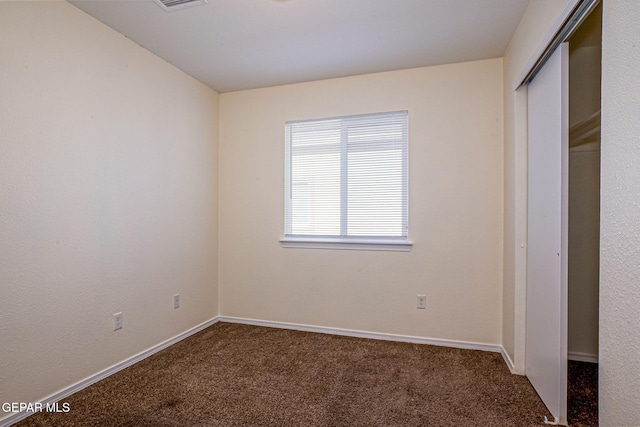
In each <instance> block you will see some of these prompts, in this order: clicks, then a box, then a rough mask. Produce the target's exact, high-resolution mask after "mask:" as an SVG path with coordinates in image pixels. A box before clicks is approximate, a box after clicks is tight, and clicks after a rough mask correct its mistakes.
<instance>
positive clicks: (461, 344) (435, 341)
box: [219, 316, 508, 365]
mask: <svg viewBox="0 0 640 427" xmlns="http://www.w3.org/2000/svg"><path fill="white" fill-rule="evenodd" d="M219 321H220V322H227V323H241V324H244V325H254V326H266V327H269V328H280V329H293V330H296V331H305V332H317V333H322V334H330V335H343V336H347V337H356V338H369V339H374V340H384V341H398V342H409V343H414V344H429V345H438V346H442V347H453V348H464V349H468V350H482V351H490V352H493V353H500V354H502V357H506V359H505V361H506V360H507V359H508V356H506V353H505V351H504V349H503V348H502V346H501V345H497V344H483V343H477V342H470V341H456V340H445V339H440V338H426V337H416V336H412V335H397V334H386V333H381V332H367V331H359V330H354V329H342V328H329V327H324V326H313V325H304V324H300V323H287V322H274V321H269V320H257V319H247V318H242V317H229V316H220V318H219ZM507 365H508V363H507Z"/></svg>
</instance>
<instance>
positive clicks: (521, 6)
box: [71, 0, 529, 92]
mask: <svg viewBox="0 0 640 427" xmlns="http://www.w3.org/2000/svg"><path fill="white" fill-rule="evenodd" d="M71 3H72V4H74V5H75V6H77V7H79V8H80V9H82V10H84V11H85V12H86V13H88V14H89V15H92V16H94V17H95V18H97V19H98V20H100V21H102V22H103V23H105V24H107V25H108V26H110V27H112V28H113V29H115V30H116V31H118V32H120V33H122V34H124V35H125V36H126V37H128V38H129V39H131V40H133V41H135V42H136V43H138V44H139V45H141V46H143V47H145V48H146V49H148V50H150V51H151V52H153V53H155V54H156V55H158V56H160V57H161V58H163V59H165V60H166V61H168V62H170V63H172V64H174V65H175V66H176V67H178V68H180V69H181V70H183V71H185V72H186V73H188V74H190V75H192V76H194V77H195V78H197V79H198V80H200V81H202V82H204V83H205V84H207V85H209V86H210V87H212V88H213V89H215V90H217V91H218V92H230V91H236V90H242V89H253V88H258V87H267V86H275V85H282V84H288V83H296V82H304V81H311V80H321V79H327V78H334V77H343V76H350V75H357V74H366V73H374V72H380V71H390V70H398V69H405V68H414V67H423V66H428V65H438V64H447V63H455V62H463V61H471V60H478V59H487V58H496V57H500V56H502V55H503V53H504V50H505V49H506V47H507V44H508V42H509V40H510V38H511V36H512V34H513V32H514V31H515V28H516V27H517V25H518V22H519V21H520V18H521V16H522V14H523V13H524V10H525V8H526V6H527V4H528V3H529V0H209V3H208V4H205V5H203V6H196V7H192V8H187V9H182V10H178V11H174V12H165V11H164V10H162V9H161V8H160V7H159V6H158V5H157V4H156V3H154V2H153V0H134V1H123V0H71Z"/></svg>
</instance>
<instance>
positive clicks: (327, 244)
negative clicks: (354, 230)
mask: <svg viewBox="0 0 640 427" xmlns="http://www.w3.org/2000/svg"><path fill="white" fill-rule="evenodd" d="M280 244H281V245H282V247H283V248H304V249H338V250H356V251H392V252H409V251H410V250H411V248H412V247H413V243H411V242H394V241H389V240H366V241H365V240H341V239H309V238H291V237H285V238H282V239H280Z"/></svg>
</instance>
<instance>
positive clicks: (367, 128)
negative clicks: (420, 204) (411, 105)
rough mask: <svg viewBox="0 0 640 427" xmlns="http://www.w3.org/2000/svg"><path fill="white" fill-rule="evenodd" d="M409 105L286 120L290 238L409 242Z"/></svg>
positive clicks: (287, 215)
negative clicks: (404, 108)
mask: <svg viewBox="0 0 640 427" xmlns="http://www.w3.org/2000/svg"><path fill="white" fill-rule="evenodd" d="M407 133H408V114H407V112H406V111H400V112H392V113H379V114H367V115H359V116H349V117H338V118H331V119H322V120H310V121H296V122H287V123H286V124H285V137H286V141H285V142H286V144H285V145H286V156H285V157H286V158H285V165H286V166H285V167H286V170H285V173H286V175H285V177H286V179H285V194H286V196H285V198H286V201H285V211H286V214H285V216H286V218H285V239H287V238H289V239H295V238H304V239H311V240H318V241H322V240H323V239H324V240H331V241H337V242H339V241H399V242H406V241H407V228H408V227H407V217H408V212H407V211H408V200H407V199H408V188H407V186H408V184H407V180H408V178H407V177H408V173H407V169H408V158H407V151H408V148H407V146H408V136H407Z"/></svg>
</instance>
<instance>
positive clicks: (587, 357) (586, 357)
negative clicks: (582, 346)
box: [567, 351, 598, 363]
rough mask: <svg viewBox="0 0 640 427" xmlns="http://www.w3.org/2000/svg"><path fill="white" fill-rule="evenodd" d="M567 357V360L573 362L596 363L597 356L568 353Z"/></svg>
mask: <svg viewBox="0 0 640 427" xmlns="http://www.w3.org/2000/svg"><path fill="white" fill-rule="evenodd" d="M567 357H568V359H569V360H575V361H576V362H589V363H598V355H597V354H591V353H579V352H577V351H570V352H569V354H568V355H567Z"/></svg>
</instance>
